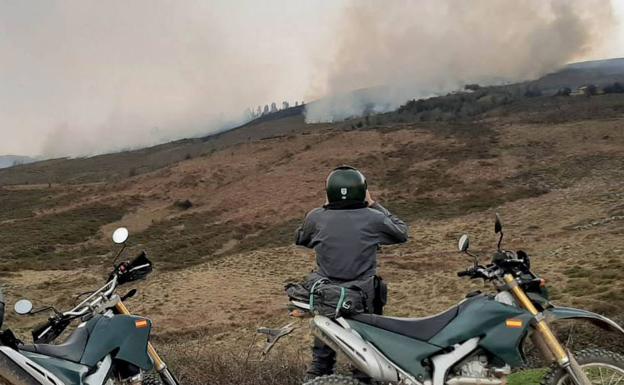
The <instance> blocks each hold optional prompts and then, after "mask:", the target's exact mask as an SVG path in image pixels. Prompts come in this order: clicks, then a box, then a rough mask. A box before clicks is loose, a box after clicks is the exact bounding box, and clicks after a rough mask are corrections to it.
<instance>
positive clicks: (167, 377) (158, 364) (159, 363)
mask: <svg viewBox="0 0 624 385" xmlns="http://www.w3.org/2000/svg"><path fill="white" fill-rule="evenodd" d="M115 308H116V309H117V311H118V312H119V314H125V315H131V314H130V311H129V310H128V308H127V307H126V305H124V303H123V302H121V300H120V301H119V302H117V304H116V305H115ZM147 354H148V355H149V356H150V358H151V359H152V362H153V363H154V368H155V369H156V371H157V372H158V374H159V375H160V378H161V379H162V381H163V382H164V384H165V385H180V383H179V382H178V379H177V378H175V376H174V375H173V373H171V371H170V370H169V368H168V367H167V364H165V362H164V361H163V360H162V358H160V356H159V355H158V353H157V352H156V349H154V346H153V345H152V344H151V343H150V342H148V343H147Z"/></svg>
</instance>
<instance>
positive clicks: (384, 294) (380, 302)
mask: <svg viewBox="0 0 624 385" xmlns="http://www.w3.org/2000/svg"><path fill="white" fill-rule="evenodd" d="M387 303H388V285H387V284H386V283H385V282H384V280H383V279H382V278H381V277H380V276H375V298H374V299H373V313H374V314H378V315H382V314H383V308H384V306H386V304H387Z"/></svg>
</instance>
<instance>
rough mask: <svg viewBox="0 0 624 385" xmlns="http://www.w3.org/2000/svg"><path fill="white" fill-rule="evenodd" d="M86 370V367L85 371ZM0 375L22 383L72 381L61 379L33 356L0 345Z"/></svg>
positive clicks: (61, 383)
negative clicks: (32, 357)
mask: <svg viewBox="0 0 624 385" xmlns="http://www.w3.org/2000/svg"><path fill="white" fill-rule="evenodd" d="M59 361H60V360H59ZM74 365H76V366H80V365H77V364H74ZM86 370H87V369H86V368H85V372H86ZM0 377H2V378H4V379H6V380H8V381H10V382H11V383H15V384H21V385H65V384H70V383H72V382H69V381H67V379H64V380H65V381H61V379H60V378H59V377H57V375H56V374H54V373H52V372H51V371H50V370H48V369H47V368H45V367H43V365H41V364H39V363H37V362H35V361H34V360H32V359H31V357H28V356H26V355H24V354H21V353H20V352H18V351H16V350H13V349H11V348H9V347H7V346H0ZM77 384H80V382H77Z"/></svg>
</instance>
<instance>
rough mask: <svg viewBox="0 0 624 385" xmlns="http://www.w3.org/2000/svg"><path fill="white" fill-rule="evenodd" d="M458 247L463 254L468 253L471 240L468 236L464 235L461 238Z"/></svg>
mask: <svg viewBox="0 0 624 385" xmlns="http://www.w3.org/2000/svg"><path fill="white" fill-rule="evenodd" d="M457 247H458V248H459V251H461V252H462V253H465V252H467V251H468V248H469V247H470V238H468V235H467V234H464V235H462V236H461V237H460V238H459V242H458V243H457Z"/></svg>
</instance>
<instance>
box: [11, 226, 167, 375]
mask: <svg viewBox="0 0 624 385" xmlns="http://www.w3.org/2000/svg"><path fill="white" fill-rule="evenodd" d="M127 239H128V230H127V229H125V228H119V229H117V230H115V232H114V233H113V241H114V242H115V243H116V244H120V245H122V247H121V249H120V250H119V252H118V253H117V256H116V257H115V261H116V260H117V259H118V258H119V257H120V256H121V254H122V253H123V251H124V250H125V247H126V240H127ZM113 265H114V269H113V271H112V272H111V273H110V276H109V278H108V281H107V283H106V284H105V285H104V286H102V287H101V288H99V289H98V290H96V291H95V292H92V293H90V294H88V297H87V298H85V299H84V300H83V301H82V302H80V303H79V304H78V305H76V306H75V307H74V308H73V309H71V310H69V311H65V312H59V311H57V310H56V309H54V307H51V306H49V307H45V308H43V309H39V310H33V305H32V303H31V302H30V301H28V300H20V301H18V302H16V304H15V311H16V312H17V313H18V314H20V315H33V314H37V313H40V312H43V311H52V312H53V313H54V315H53V316H51V317H50V318H49V319H48V321H47V322H46V323H45V324H43V325H41V326H39V327H37V328H36V329H35V330H33V331H32V336H33V342H34V343H33V344H24V343H23V342H22V341H20V340H19V339H17V338H16V337H15V335H14V334H13V333H12V332H11V331H10V330H8V329H7V330H4V331H3V332H2V333H1V334H0V384H9V385H104V384H106V385H114V384H136V385H141V384H143V385H152V384H160V383H161V382H162V383H164V384H165V385H178V384H179V383H178V380H177V379H176V378H175V376H174V375H173V373H171V371H170V370H169V368H168V367H167V365H166V364H165V363H164V361H163V360H162V359H161V358H160V356H159V355H158V353H157V352H156V350H155V349H154V347H153V346H152V345H151V343H150V342H149V337H150V332H151V328H152V322H151V321H150V320H149V319H147V318H144V317H141V316H136V315H132V314H131V313H130V311H129V310H128V308H127V307H126V306H125V305H124V301H125V300H126V299H128V298H130V297H132V296H134V295H135V294H136V289H132V290H130V291H129V292H128V293H127V294H126V295H123V296H121V297H120V296H119V295H118V294H116V293H115V291H116V289H117V288H118V287H119V286H121V285H123V284H126V283H130V282H134V281H137V280H139V279H142V278H145V277H146V276H147V275H148V274H149V273H151V272H152V262H151V261H150V260H149V259H148V257H147V254H146V253H145V252H144V251H143V252H141V253H140V254H139V255H138V256H137V257H136V258H134V259H133V260H132V261H126V262H122V263H119V264H117V265H115V263H114V262H113ZM74 320H80V321H81V322H80V324H79V325H78V326H77V327H76V328H75V330H74V331H73V332H72V333H71V334H70V336H69V337H68V338H67V339H66V340H65V341H64V343H62V344H59V345H54V344H50V342H52V341H54V340H56V339H57V338H58V337H59V336H60V335H61V334H62V333H63V332H64V331H65V330H66V329H67V328H68V327H69V326H70V324H71V323H72V321H74ZM0 325H1V321H0ZM153 369H155V370H156V372H157V373H158V375H159V377H160V380H159V379H158V378H156V377H154V376H153V375H151V374H149V375H148V374H147V373H149V372H150V371H152V370H153Z"/></svg>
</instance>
